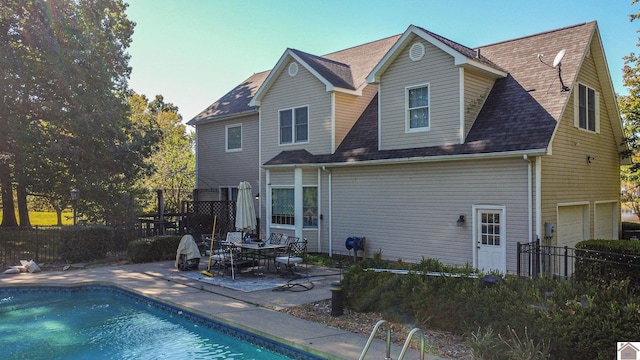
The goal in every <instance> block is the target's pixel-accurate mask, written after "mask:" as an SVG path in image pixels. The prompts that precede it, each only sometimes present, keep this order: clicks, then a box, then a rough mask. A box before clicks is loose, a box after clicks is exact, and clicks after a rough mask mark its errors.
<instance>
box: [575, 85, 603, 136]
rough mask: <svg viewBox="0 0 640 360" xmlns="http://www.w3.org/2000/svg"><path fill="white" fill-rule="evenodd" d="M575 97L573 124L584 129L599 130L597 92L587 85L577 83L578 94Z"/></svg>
mask: <svg viewBox="0 0 640 360" xmlns="http://www.w3.org/2000/svg"><path fill="white" fill-rule="evenodd" d="M575 99H576V104H575V109H574V110H575V113H576V114H575V120H574V122H575V126H576V127H579V128H580V129H584V130H588V131H593V132H599V130H600V123H599V122H600V119H599V115H600V114H599V106H598V100H599V94H598V92H597V91H595V90H594V89H592V88H590V87H588V86H585V85H582V84H578V94H577V96H576V97H575Z"/></svg>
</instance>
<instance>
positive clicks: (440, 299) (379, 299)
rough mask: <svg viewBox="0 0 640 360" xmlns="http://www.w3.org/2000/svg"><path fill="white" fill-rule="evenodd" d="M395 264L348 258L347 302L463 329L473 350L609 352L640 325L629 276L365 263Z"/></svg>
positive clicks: (587, 355) (503, 355)
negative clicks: (577, 278)
mask: <svg viewBox="0 0 640 360" xmlns="http://www.w3.org/2000/svg"><path fill="white" fill-rule="evenodd" d="M400 264H401V262H388V266H387V265H385V264H384V262H381V260H380V259H368V260H365V261H362V262H361V263H359V264H356V265H352V266H351V267H350V268H349V269H348V270H347V272H346V273H345V275H344V279H343V282H342V283H343V289H344V291H345V301H346V305H347V306H348V307H349V308H351V309H353V310H355V311H359V312H373V311H375V312H381V313H383V314H384V317H385V318H386V319H388V320H397V321H402V322H405V323H410V324H413V325H415V326H418V327H423V328H435V329H441V330H447V331H452V332H454V333H457V334H465V335H467V336H468V338H469V339H470V343H471V344H472V348H473V349H474V351H476V352H477V354H476V356H477V357H479V358H484V359H520V358H527V359H538V358H540V359H543V358H547V357H548V356H551V358H553V359H568V358H571V359H606V358H615V354H616V342H617V341H627V340H628V341H631V340H630V337H633V334H638V333H640V299H639V298H638V297H637V296H634V295H630V294H629V281H627V280H624V281H618V282H614V283H613V284H612V285H609V286H606V287H602V286H595V285H594V284H591V283H587V282H570V281H567V280H557V279H553V278H540V279H537V280H535V281H532V280H527V279H520V278H516V277H512V276H506V277H498V279H501V280H499V281H497V282H488V281H485V279H484V278H483V275H482V274H480V276H476V277H473V276H460V277H453V276H430V275H420V274H419V273H418V272H417V271H423V272H428V271H434V270H433V269H440V270H438V271H440V272H443V273H444V272H446V273H457V274H462V275H465V274H466V275H471V274H470V272H469V270H470V269H469V267H465V268H460V269H457V270H458V271H456V269H455V268H451V267H446V266H444V265H442V264H439V262H437V261H435V260H423V261H422V262H421V263H419V264H405V269H408V270H410V271H409V272H408V273H407V274H395V273H392V272H383V271H379V272H376V271H371V270H366V269H371V268H378V269H385V268H386V269H392V268H393V269H397V268H399V267H400ZM371 265H374V266H371ZM415 269H421V270H415ZM444 269H446V270H447V271H442V270H444ZM494 279H495V277H494ZM488 353H493V354H490V355H487V354H488Z"/></svg>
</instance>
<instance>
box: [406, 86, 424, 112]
mask: <svg viewBox="0 0 640 360" xmlns="http://www.w3.org/2000/svg"><path fill="white" fill-rule="evenodd" d="M421 106H429V91H428V88H427V87H421V88H417V89H410V90H409V108H411V109H413V108H416V107H421Z"/></svg>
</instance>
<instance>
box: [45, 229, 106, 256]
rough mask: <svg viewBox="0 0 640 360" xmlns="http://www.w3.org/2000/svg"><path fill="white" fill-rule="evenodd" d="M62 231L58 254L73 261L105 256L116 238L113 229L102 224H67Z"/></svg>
mask: <svg viewBox="0 0 640 360" xmlns="http://www.w3.org/2000/svg"><path fill="white" fill-rule="evenodd" d="M60 232H61V234H60V240H59V244H58V254H59V256H60V258H62V259H63V260H64V261H67V262H72V263H74V262H79V261H91V260H97V259H103V258H105V257H106V256H107V251H108V250H109V248H110V246H111V245H112V244H113V239H114V232H113V229H112V228H111V227H108V226H101V225H92V226H67V227H63V228H62V229H61V230H60Z"/></svg>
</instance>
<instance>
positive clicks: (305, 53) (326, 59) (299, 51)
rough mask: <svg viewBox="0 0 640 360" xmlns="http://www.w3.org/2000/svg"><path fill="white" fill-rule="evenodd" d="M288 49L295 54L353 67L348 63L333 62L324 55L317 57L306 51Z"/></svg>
mask: <svg viewBox="0 0 640 360" xmlns="http://www.w3.org/2000/svg"><path fill="white" fill-rule="evenodd" d="M288 49H289V50H291V51H293V52H297V53H302V54H304V55H307V56H311V57H314V58H317V59H322V60H323V61H328V62H332V63H334V64H338V65H344V66H347V67H351V65H350V64H346V63H343V62H340V61H336V60H333V59H329V58H326V57H324V55H315V54H311V53H308V52H306V51H302V50H298V49H294V48H288Z"/></svg>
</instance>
